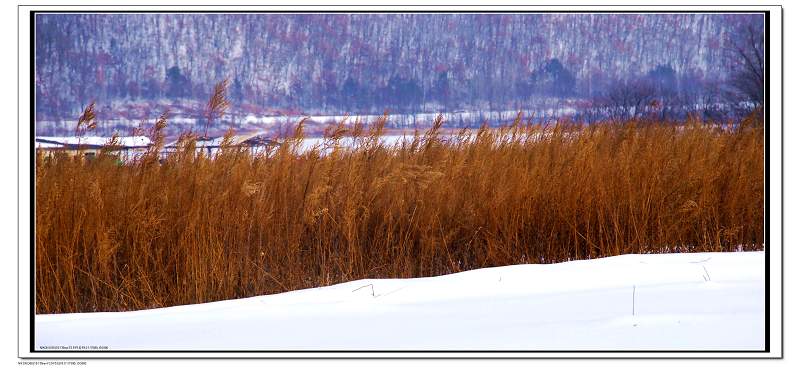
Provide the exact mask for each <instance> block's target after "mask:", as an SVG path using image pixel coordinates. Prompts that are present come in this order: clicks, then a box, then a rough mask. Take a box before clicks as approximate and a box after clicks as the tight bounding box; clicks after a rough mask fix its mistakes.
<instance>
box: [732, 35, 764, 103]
mask: <svg viewBox="0 0 800 369" xmlns="http://www.w3.org/2000/svg"><path fill="white" fill-rule="evenodd" d="M733 36H734V39H733V40H732V42H731V43H730V44H729V47H728V49H727V51H728V52H727V56H728V58H729V61H730V62H731V65H732V66H733V72H732V73H731V77H730V79H729V85H730V87H731V88H732V91H730V92H729V97H730V98H732V99H733V100H734V104H738V103H739V102H742V101H746V102H749V103H751V104H753V105H755V106H763V105H764V31H763V28H762V29H758V28H757V26H756V25H753V24H748V25H747V26H745V27H743V28H742V29H741V30H740V31H739V32H737V33H736V34H734V35H733Z"/></svg>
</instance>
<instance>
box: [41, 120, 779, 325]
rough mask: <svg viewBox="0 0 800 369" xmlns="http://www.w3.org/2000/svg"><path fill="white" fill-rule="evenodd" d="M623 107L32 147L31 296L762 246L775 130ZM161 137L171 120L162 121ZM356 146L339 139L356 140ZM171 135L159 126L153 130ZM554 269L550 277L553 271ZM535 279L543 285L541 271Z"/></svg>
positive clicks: (153, 295) (129, 295)
mask: <svg viewBox="0 0 800 369" xmlns="http://www.w3.org/2000/svg"><path fill="white" fill-rule="evenodd" d="M753 121H754V120H753V119H751V120H748V121H745V122H744V123H743V124H741V125H738V126H736V127H733V126H725V127H720V126H709V125H704V124H701V123H699V122H696V121H693V120H690V121H688V122H683V123H682V124H666V123H658V122H644V121H629V122H611V123H605V124H595V125H580V124H571V123H565V122H564V123H559V124H556V125H554V126H551V127H542V126H538V125H530V124H525V123H523V121H522V119H518V120H517V121H516V122H515V123H514V124H513V125H512V126H509V127H505V128H502V129H497V130H493V129H487V128H481V129H479V130H476V131H466V130H465V131H462V132H461V133H460V134H458V135H456V136H454V137H448V139H446V140H445V139H444V138H443V137H442V136H441V135H440V134H439V130H440V127H441V123H442V122H441V119H438V120H437V121H436V122H434V123H433V128H431V129H430V130H429V131H427V132H425V133H423V134H419V135H416V136H415V137H414V138H413V140H409V141H405V142H402V143H398V144H397V145H394V146H387V145H383V144H381V143H380V141H379V137H380V135H381V133H382V129H383V124H384V123H385V118H384V119H379V120H378V121H376V122H374V123H373V124H371V125H369V126H365V125H360V124H357V125H355V126H348V125H344V124H339V125H338V126H335V127H332V128H331V129H330V130H329V131H328V136H327V139H326V141H325V145H326V146H325V147H320V148H317V149H314V150H301V149H300V141H301V140H302V124H300V125H298V127H297V130H296V132H295V135H294V136H293V137H292V138H291V139H288V140H287V141H286V143H285V144H283V145H281V146H278V147H275V148H273V149H272V150H268V151H266V152H264V153H262V154H259V155H252V154H251V153H250V152H248V151H246V150H243V149H240V148H237V147H235V146H227V147H225V148H223V149H222V150H221V151H220V152H219V153H217V154H216V155H214V156H213V157H208V156H204V155H196V154H195V150H194V141H193V138H192V137H191V136H185V137H184V138H183V140H182V148H183V149H182V150H179V151H178V152H177V153H174V154H171V155H170V156H169V157H168V158H167V159H166V160H165V161H163V162H162V163H160V162H159V160H158V150H157V148H154V149H153V150H151V152H149V153H148V154H146V155H145V156H144V157H143V158H141V159H140V160H138V161H137V162H135V163H131V164H125V165H119V162H118V161H117V160H115V159H114V157H113V155H112V154H111V153H110V152H104V153H102V154H101V155H99V156H98V157H97V158H95V159H94V160H91V161H88V160H81V159H79V158H76V157H67V156H56V157H52V158H45V157H44V156H42V155H39V156H37V158H36V174H35V177H36V178H35V181H36V208H35V216H36V233H35V235H36V311H37V313H65V312H87V311H120V310H132V309H143V308H154V307H163V306H171V305H178V304H190V303H201V302H207V301H214V300H222V299H232V298H239V297H247V296H254V295H260V294H269V293H276V292H283V291H288V290H293V289H300V288H307V287H317V286H324V285H330V284H333V283H338V282H343V281H350V280H355V279H359V278H406V277H420V276H435V275H441V274H446V273H453V272H458V271H463V270H468V269H474V268H481V267H489V266H501V265H509V264H519V263H553V262H560V261H566V260H575V259H589V258H598V257H604V256H611V255H619V254H625V253H660V252H697V251H733V250H760V249H763V248H764V224H763V222H764V141H763V140H764V131H763V128H762V127H761V126H760V125H757V124H753ZM159 122H160V123H159V125H158V126H157V127H156V129H154V132H153V133H152V134H153V135H154V136H155V137H156V138H158V136H159V131H160V129H161V128H158V127H162V128H163V126H164V124H166V117H165V116H162V118H161V119H160V120H159ZM345 138H347V139H352V140H353V142H354V143H352V144H347V145H344V144H342V140H343V139H345ZM156 142H159V143H160V144H161V143H163V137H162V138H161V139H160V140H156ZM539 282H541V283H546V281H539ZM532 283H538V282H536V281H532Z"/></svg>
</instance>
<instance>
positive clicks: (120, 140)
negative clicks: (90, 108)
mask: <svg viewBox="0 0 800 369" xmlns="http://www.w3.org/2000/svg"><path fill="white" fill-rule="evenodd" d="M36 141H37V142H36V145H37V146H36V147H42V148H47V147H59V144H60V145H96V146H102V145H105V144H108V143H110V142H111V137H98V136H87V137H75V136H72V137H47V136H37V137H36ZM40 141H47V142H40ZM46 144H50V145H54V146H39V145H46ZM117 144H118V145H119V146H123V147H136V146H148V145H150V144H151V142H150V138H148V137H147V136H120V137H117Z"/></svg>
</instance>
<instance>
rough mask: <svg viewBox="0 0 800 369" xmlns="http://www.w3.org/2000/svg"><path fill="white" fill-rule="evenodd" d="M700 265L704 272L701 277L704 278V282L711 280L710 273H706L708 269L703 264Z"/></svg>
mask: <svg viewBox="0 0 800 369" xmlns="http://www.w3.org/2000/svg"><path fill="white" fill-rule="evenodd" d="M702 267H703V270H704V271H705V272H706V275H704V276H703V279H705V280H706V282H709V281H711V275H710V274H708V269H706V266H705V265H702Z"/></svg>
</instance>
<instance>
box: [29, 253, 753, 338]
mask: <svg viewBox="0 0 800 369" xmlns="http://www.w3.org/2000/svg"><path fill="white" fill-rule="evenodd" d="M764 271H765V269H764V253H763V252H739V253H702V254H699V253H698V254H661V255H625V256H618V257H611V258H605V259H597V260H588V261H573V262H567V263H561V264H551V265H516V266H507V267H498V268H487V269H481V270H474V271H468V272H463V273H458V274H452V275H446V276H440V277H433V278H418V279H391V280H389V279H386V280H360V281H354V282H349V283H344V284H339V285H334V286H330V287H324V288H316V289H308V290H301V291H294V292H289V293H283V294H278V295H271V296H260V297H253V298H247V299H240V300H230V301H221V302H214V303H207V304H199V305H188V306H176V307H170V308H163V309H154V310H144V311H135V312H124V313H86V314H62V315H38V316H37V317H36V331H35V334H36V337H35V338H36V346H37V347H39V348H40V349H41V348H42V347H44V346H47V347H49V348H50V349H54V350H62V349H64V347H66V346H79V345H103V346H107V347H108V349H109V350H422V351H425V350H763V349H764V342H765V336H764V333H765V316H764V312H765V307H764V302H765V295H764V293H765V291H764V286H765V283H764Z"/></svg>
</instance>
